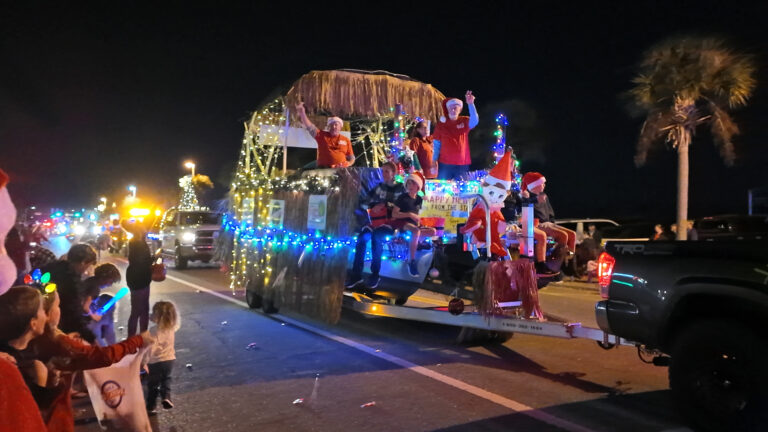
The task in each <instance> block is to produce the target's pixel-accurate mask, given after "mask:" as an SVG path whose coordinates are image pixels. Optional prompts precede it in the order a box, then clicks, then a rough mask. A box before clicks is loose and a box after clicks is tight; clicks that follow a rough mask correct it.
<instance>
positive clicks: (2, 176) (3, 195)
mask: <svg viewBox="0 0 768 432" xmlns="http://www.w3.org/2000/svg"><path fill="white" fill-rule="evenodd" d="M7 183H8V175H7V174H6V173H5V172H4V171H3V170H0V294H3V293H5V292H6V291H8V290H9V289H10V288H11V286H12V285H13V282H14V281H15V280H16V276H17V274H16V266H15V265H14V264H13V261H12V260H11V258H10V257H9V256H8V252H7V251H6V250H5V247H4V244H5V237H6V236H7V235H8V231H10V230H11V228H13V224H14V223H15V222H16V207H15V206H14V205H13V201H11V196H10V195H8V188H6V187H5V185H6V184H7Z"/></svg>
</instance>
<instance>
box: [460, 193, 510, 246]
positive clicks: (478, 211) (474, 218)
mask: <svg viewBox="0 0 768 432" xmlns="http://www.w3.org/2000/svg"><path fill="white" fill-rule="evenodd" d="M475 222H480V228H478V229H476V230H474V231H472V235H474V236H475V239H476V240H477V241H478V242H483V243H486V241H485V209H484V208H483V206H481V205H476V206H475V208H473V209H472V212H470V213H469V218H468V219H467V225H466V226H470V225H473V224H474V223H475ZM499 222H504V215H503V214H501V212H500V211H499V210H496V211H495V212H492V213H491V253H493V254H496V255H498V256H507V248H506V247H504V244H502V243H501V236H499V232H498V227H499Z"/></svg>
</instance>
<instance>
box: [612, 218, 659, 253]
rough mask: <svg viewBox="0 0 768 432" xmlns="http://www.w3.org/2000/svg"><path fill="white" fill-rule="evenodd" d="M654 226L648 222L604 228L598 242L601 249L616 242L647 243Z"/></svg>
mask: <svg viewBox="0 0 768 432" xmlns="http://www.w3.org/2000/svg"><path fill="white" fill-rule="evenodd" d="M654 225H655V224H653V223H650V222H635V223H629V224H623V225H619V226H615V227H606V228H605V229H603V230H602V232H601V234H602V236H603V239H602V241H601V242H600V246H601V247H605V244H606V243H608V242H609V241H610V242H616V241H647V240H650V239H651V235H652V234H653V227H654Z"/></svg>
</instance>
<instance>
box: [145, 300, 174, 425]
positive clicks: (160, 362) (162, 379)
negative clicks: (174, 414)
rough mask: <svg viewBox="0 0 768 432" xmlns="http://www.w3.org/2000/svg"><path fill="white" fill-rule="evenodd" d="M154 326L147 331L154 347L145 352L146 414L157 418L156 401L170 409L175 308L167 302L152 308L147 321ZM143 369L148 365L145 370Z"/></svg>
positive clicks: (156, 304)
mask: <svg viewBox="0 0 768 432" xmlns="http://www.w3.org/2000/svg"><path fill="white" fill-rule="evenodd" d="M149 319H150V321H152V322H153V323H154V324H155V325H154V326H152V327H150V329H149V333H150V334H151V335H152V336H153V337H154V338H155V339H156V343H155V344H154V345H152V348H151V349H150V350H149V352H148V355H147V356H148V358H146V357H145V361H146V362H147V363H148V366H149V368H148V370H147V372H148V374H147V375H148V376H147V399H146V402H147V412H148V413H149V414H156V413H157V410H156V407H157V397H158V396H160V399H161V400H162V405H163V408H165V409H171V408H173V402H171V372H172V371H173V363H174V360H176V350H175V348H174V340H175V334H176V331H177V330H178V329H179V327H180V326H181V321H180V319H179V314H178V312H177V311H176V306H174V304H173V303H171V302H169V301H159V302H157V303H155V304H154V306H152V314H151V315H150V317H149ZM144 367H145V368H146V367H147V365H145V366H144Z"/></svg>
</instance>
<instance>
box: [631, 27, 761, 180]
mask: <svg viewBox="0 0 768 432" xmlns="http://www.w3.org/2000/svg"><path fill="white" fill-rule="evenodd" d="M755 71H756V69H755V65H754V62H753V60H752V58H751V57H749V56H745V55H741V54H737V53H735V52H734V51H733V50H731V49H729V48H727V47H726V45H725V43H724V42H723V41H722V40H720V39H716V38H702V37H694V36H683V37H675V38H670V39H667V40H664V41H662V42H661V43H659V44H657V45H655V46H653V47H652V48H651V49H649V50H648V51H647V52H646V53H645V54H644V56H643V58H642V61H641V63H640V65H639V70H638V74H637V76H635V77H634V78H633V79H632V83H633V87H632V88H631V89H630V90H629V91H628V92H627V95H628V96H629V97H630V98H631V99H632V108H633V109H634V110H635V111H639V112H643V113H645V114H646V115H647V117H646V121H645V123H644V124H643V127H642V129H641V131H640V136H639V139H638V143H637V153H636V155H635V163H636V164H637V165H638V166H639V165H642V164H643V163H644V162H645V159H646V156H647V154H648V151H649V150H650V149H651V147H652V146H653V145H654V144H656V143H657V142H658V141H659V139H658V138H659V137H660V136H661V135H666V141H668V142H670V143H671V144H672V147H677V145H678V140H679V139H680V138H681V136H683V135H684V136H685V137H689V136H692V135H694V134H695V131H696V128H697V127H698V126H699V125H700V124H701V123H705V122H707V121H709V122H711V123H712V124H711V125H710V127H711V129H712V135H713V137H714V138H715V141H716V142H715V143H716V145H718V147H719V148H720V153H721V155H722V157H723V159H724V160H725V162H726V164H729V165H730V164H732V163H733V161H734V159H735V152H734V147H733V143H732V141H731V140H732V137H733V136H734V135H735V134H736V133H738V128H737V127H736V125H735V124H734V122H733V121H732V119H731V117H730V116H729V115H728V114H727V112H726V110H727V109H729V108H735V107H738V106H742V105H745V104H746V102H747V100H748V99H749V97H750V96H751V94H752V92H753V91H754V88H755V85H756V81H755V78H754V74H755ZM700 109H704V110H707V111H711V113H712V115H711V116H708V115H702V113H701V112H700Z"/></svg>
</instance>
